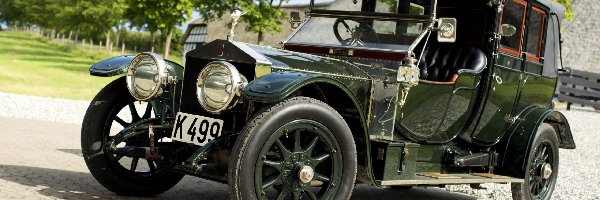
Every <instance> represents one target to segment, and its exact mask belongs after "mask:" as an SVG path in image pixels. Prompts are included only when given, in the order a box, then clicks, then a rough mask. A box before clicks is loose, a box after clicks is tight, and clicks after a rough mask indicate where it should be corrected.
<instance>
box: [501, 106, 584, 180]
mask: <svg viewBox="0 0 600 200" xmlns="http://www.w3.org/2000/svg"><path fill="white" fill-rule="evenodd" d="M542 123H548V124H550V125H552V127H554V130H556V133H557V137H558V139H559V143H560V148H565V149H575V142H574V140H573V135H572V133H571V128H570V126H569V123H568V121H567V119H566V117H565V116H564V115H563V114H562V113H560V112H558V111H555V110H552V109H547V108H539V107H536V108H533V109H531V110H529V111H528V112H526V114H525V115H523V117H520V118H519V119H518V121H517V124H515V125H514V126H513V128H511V131H510V132H509V134H508V135H507V136H508V137H507V138H506V140H505V142H504V143H503V144H506V146H504V153H503V158H502V160H501V161H502V166H501V171H503V172H504V174H506V175H510V176H513V177H519V178H523V177H524V171H525V168H526V166H527V162H526V161H527V159H528V158H527V156H528V155H529V154H528V152H529V151H530V148H531V146H532V144H533V139H534V138H535V135H536V134H537V130H538V128H539V126H540V125H541V124H542Z"/></svg>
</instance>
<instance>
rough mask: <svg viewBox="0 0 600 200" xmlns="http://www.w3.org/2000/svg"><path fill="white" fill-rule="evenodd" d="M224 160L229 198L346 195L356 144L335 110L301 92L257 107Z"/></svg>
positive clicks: (351, 179) (351, 180) (353, 176)
mask: <svg viewBox="0 0 600 200" xmlns="http://www.w3.org/2000/svg"><path fill="white" fill-rule="evenodd" d="M233 152H236V153H234V154H236V155H237V156H232V157H231V160H230V162H229V188H230V198H231V199H236V200H237V199H349V198H350V195H351V192H352V189H353V187H354V181H355V179H356V147H355V144H354V140H353V138H352V133H351V132H350V128H349V127H348V125H347V124H346V123H345V121H344V119H343V118H342V116H340V115H339V114H338V113H337V112H336V111H335V110H334V109H332V108H331V107H329V106H328V105H326V104H325V103H323V102H320V101H318V100H315V99H310V98H305V97H295V98H290V99H288V100H286V101H284V102H281V103H278V104H276V105H274V106H271V107H269V108H268V109H266V110H264V111H262V112H259V113H258V115H256V116H255V117H254V118H253V120H252V121H250V122H249V123H248V124H247V125H246V127H245V128H244V129H243V130H242V133H241V134H240V136H239V138H238V140H237V142H236V145H235V147H234V148H233Z"/></svg>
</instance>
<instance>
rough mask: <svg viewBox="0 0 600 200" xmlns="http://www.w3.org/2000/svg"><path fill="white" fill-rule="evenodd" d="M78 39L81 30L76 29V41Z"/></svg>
mask: <svg viewBox="0 0 600 200" xmlns="http://www.w3.org/2000/svg"><path fill="white" fill-rule="evenodd" d="M77 40H79V30H77V31H75V41H77ZM84 43H85V42H84Z"/></svg>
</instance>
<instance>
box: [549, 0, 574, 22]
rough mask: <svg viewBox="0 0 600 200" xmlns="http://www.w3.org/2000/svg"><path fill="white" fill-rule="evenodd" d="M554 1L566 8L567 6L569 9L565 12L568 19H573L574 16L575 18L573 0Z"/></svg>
mask: <svg viewBox="0 0 600 200" xmlns="http://www.w3.org/2000/svg"><path fill="white" fill-rule="evenodd" d="M553 1H554V2H557V3H560V4H562V5H563V6H565V8H567V11H566V12H565V19H566V20H572V19H573V18H575V13H573V4H571V1H569V0H553Z"/></svg>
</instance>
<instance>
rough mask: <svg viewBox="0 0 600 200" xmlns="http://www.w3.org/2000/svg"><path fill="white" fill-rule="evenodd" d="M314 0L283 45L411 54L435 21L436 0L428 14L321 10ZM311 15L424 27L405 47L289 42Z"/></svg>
mask: <svg viewBox="0 0 600 200" xmlns="http://www.w3.org/2000/svg"><path fill="white" fill-rule="evenodd" d="M314 1H315V0H311V2H310V8H309V10H308V12H307V16H306V19H304V20H303V21H302V24H300V26H298V27H297V28H296V29H295V30H294V31H293V32H292V33H291V34H290V35H289V36H288V38H287V39H286V40H285V41H283V45H284V46H285V45H287V44H290V45H298V46H314V47H328V48H336V49H357V50H367V51H380V52H394V53H408V54H413V50H414V49H415V47H416V46H417V45H418V44H419V43H420V42H421V40H423V38H424V37H425V36H426V35H428V34H430V33H431V31H432V29H433V27H434V25H435V23H436V10H437V0H430V1H431V4H430V5H431V9H429V10H430V12H429V15H409V14H397V13H376V12H364V11H343V10H322V9H314V8H315V6H314ZM313 17H324V18H346V19H367V20H380V21H395V22H414V23H423V24H424V28H423V30H422V31H421V33H420V34H419V36H418V37H417V38H416V39H415V41H413V43H412V44H411V45H406V46H408V48H407V49H385V48H373V47H361V46H343V45H321V44H315V43H308V42H290V39H292V38H293V37H294V36H295V35H296V34H298V33H299V32H300V30H302V28H303V27H304V25H305V24H307V22H308V21H310V20H311V18H313Z"/></svg>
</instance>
